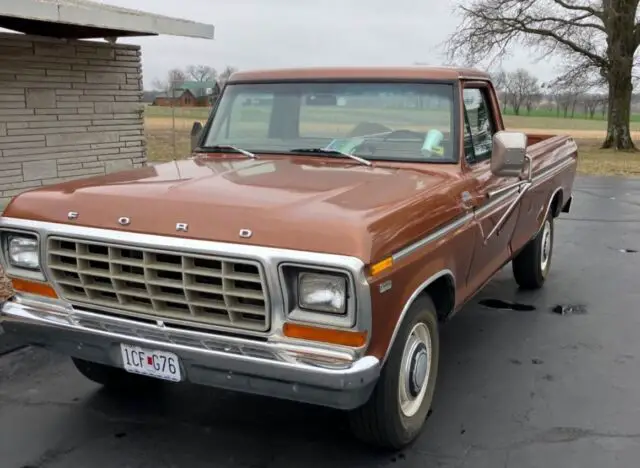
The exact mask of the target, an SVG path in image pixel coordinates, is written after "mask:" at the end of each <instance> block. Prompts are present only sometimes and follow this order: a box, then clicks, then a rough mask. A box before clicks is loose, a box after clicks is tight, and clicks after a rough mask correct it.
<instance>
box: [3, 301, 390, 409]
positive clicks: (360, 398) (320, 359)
mask: <svg viewBox="0 0 640 468" xmlns="http://www.w3.org/2000/svg"><path fill="white" fill-rule="evenodd" d="M63 309H64V308H62V309H61V308H60V307H55V306H53V305H50V304H47V303H44V302H40V303H39V304H38V303H37V302H36V301H32V300H24V301H23V300H21V299H20V298H17V299H14V300H10V301H7V302H5V303H4V304H2V307H1V309H0V323H1V324H2V328H4V330H5V331H6V333H11V334H15V335H16V336H20V337H22V338H24V339H25V340H26V341H27V342H29V343H32V344H34V345H36V346H42V347H45V348H48V349H51V350H53V351H57V352H60V353H63V354H66V355H69V356H74V357H78V358H81V359H86V360H89V361H93V362H98V363H101V364H106V365H111V366H115V367H122V366H123V364H122V357H121V354H120V351H119V346H120V344H121V343H125V344H133V345H137V346H141V347H146V348H150V349H158V350H166V351H170V352H173V353H175V354H177V355H178V356H179V357H180V359H181V365H182V369H183V375H184V378H185V380H187V381H189V382H193V383H198V384H202V385H208V386H212V387H218V388H225V389H230V390H235V391H241V392H246V393H255V394H260V395H265V396H272V397H277V398H285V399H291V400H295V401H301V402H307V403H312V404H317V405H321V406H328V407H333V408H339V409H352V408H356V407H358V406H360V405H362V404H363V403H364V402H366V401H367V400H368V398H369V396H370V395H371V392H372V391H373V388H374V386H375V383H376V381H377V379H378V377H379V374H380V363H379V361H378V359H377V358H375V357H373V356H366V357H357V356H356V355H355V353H349V352H346V351H344V352H341V351H337V350H335V349H332V348H331V347H329V346H328V345H324V346H321V345H316V344H309V343H307V344H306V345H304V346H302V345H295V344H285V343H278V342H269V341H258V340H255V339H246V338H235V337H225V336H220V335H211V334H207V333H200V332H191V331H184V330H171V329H168V328H162V327H157V326H155V325H151V324H144V323H140V322H137V321H134V320H128V319H119V318H114V317H106V316H103V315H99V314H93V313H90V312H85V311H81V310H73V312H71V313H69V311H67V313H64V312H63Z"/></svg>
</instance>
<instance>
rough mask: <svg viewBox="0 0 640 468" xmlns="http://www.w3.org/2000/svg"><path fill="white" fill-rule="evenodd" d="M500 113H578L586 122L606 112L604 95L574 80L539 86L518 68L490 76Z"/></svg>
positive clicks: (606, 106)
mask: <svg viewBox="0 0 640 468" xmlns="http://www.w3.org/2000/svg"><path fill="white" fill-rule="evenodd" d="M491 75H492V80H493V84H494V86H495V88H496V91H497V93H498V96H499V99H500V105H501V107H502V110H503V111H511V110H512V111H513V113H515V114H516V115H530V114H531V112H532V111H536V110H545V111H555V113H556V115H557V116H558V117H561V116H562V117H565V118H569V117H570V118H573V117H575V115H576V112H580V113H582V114H583V115H585V116H587V117H588V118H591V119H593V118H595V115H596V113H598V114H602V116H603V118H604V117H605V116H606V114H607V110H608V95H607V93H605V92H599V91H597V90H596V89H595V88H594V87H590V86H585V83H584V82H583V81H582V80H579V79H578V78H579V77H578V76H577V75H575V76H567V75H563V76H561V77H559V78H556V79H553V80H550V81H547V82H541V81H539V80H538V78H537V77H536V76H534V75H533V74H532V73H531V72H530V71H528V70H526V69H524V68H519V69H517V70H515V71H512V72H507V71H505V70H502V69H501V70H498V71H497V72H494V73H492V74H491Z"/></svg>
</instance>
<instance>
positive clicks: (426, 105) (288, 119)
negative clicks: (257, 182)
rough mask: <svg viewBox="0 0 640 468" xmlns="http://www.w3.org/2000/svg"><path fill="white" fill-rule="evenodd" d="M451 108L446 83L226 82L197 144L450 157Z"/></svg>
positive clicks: (254, 149)
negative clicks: (208, 124) (206, 129)
mask: <svg viewBox="0 0 640 468" xmlns="http://www.w3.org/2000/svg"><path fill="white" fill-rule="evenodd" d="M453 108H454V107H453V86H452V85H451V84H437V83H362V82H359V83H353V82H352V83H334V82H331V83H322V82H295V83H256V84H254V83H251V84H249V83H245V84H229V85H228V86H227V87H226V88H225V90H224V92H223V94H222V96H221V98H220V102H219V105H218V108H217V110H216V114H215V116H214V118H213V122H212V125H211V126H210V129H209V132H208V134H207V135H206V137H205V139H204V146H205V147H215V146H222V145H234V146H235V147H238V148H242V149H243V150H247V151H250V152H252V153H260V152H263V153H265V152H267V153H269V152H277V153H283V152H294V153H295V152H300V153H304V154H309V156H313V155H317V154H320V155H322V154H324V153H323V152H324V151H327V152H333V153H334V154H337V153H346V154H352V155H355V156H359V157H361V158H364V159H367V160H372V161H373V160H397V161H416V162H418V161H424V162H431V161H433V162H451V161H455V160H456V157H455V154H454V151H453V147H454V145H453V141H454V139H455V138H454V133H453V122H454V117H453ZM304 150H315V151H312V152H309V151H306V152H305V151H304Z"/></svg>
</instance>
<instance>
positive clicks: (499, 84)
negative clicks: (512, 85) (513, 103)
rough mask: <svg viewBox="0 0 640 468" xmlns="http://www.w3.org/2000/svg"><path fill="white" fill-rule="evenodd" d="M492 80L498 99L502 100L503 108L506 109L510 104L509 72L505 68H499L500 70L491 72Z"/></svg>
mask: <svg viewBox="0 0 640 468" xmlns="http://www.w3.org/2000/svg"><path fill="white" fill-rule="evenodd" d="M491 81H492V82H493V87H494V88H495V89H496V93H497V94H498V99H499V100H500V104H501V106H502V110H503V111H504V110H505V109H506V108H507V105H508V96H507V88H508V86H507V84H508V81H509V78H508V75H507V72H506V71H504V70H503V69H499V70H498V71H496V72H494V73H491Z"/></svg>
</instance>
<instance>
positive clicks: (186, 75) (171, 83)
mask: <svg viewBox="0 0 640 468" xmlns="http://www.w3.org/2000/svg"><path fill="white" fill-rule="evenodd" d="M236 71H237V68H236V67H232V66H226V67H225V68H224V69H223V70H222V71H220V72H218V70H216V69H215V68H214V67H211V66H208V65H189V66H187V67H185V68H184V69H183V68H172V69H171V70H169V71H168V72H167V75H166V77H165V78H164V79H155V80H154V81H153V83H152V84H151V86H152V88H153V90H154V91H160V92H163V93H166V94H167V95H172V94H173V93H174V91H176V90H178V89H180V88H181V87H182V86H184V84H185V83H186V82H188V81H191V82H197V83H209V82H217V83H218V89H221V88H222V87H223V86H224V84H225V83H226V82H227V80H228V79H229V77H230V76H231V75H232V74H233V73H235V72H236ZM214 91H215V90H214ZM192 92H193V94H194V95H196V96H198V97H199V96H204V95H205V94H206V92H207V90H206V88H201V89H195V90H192ZM176 94H179V93H177V92H176Z"/></svg>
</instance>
